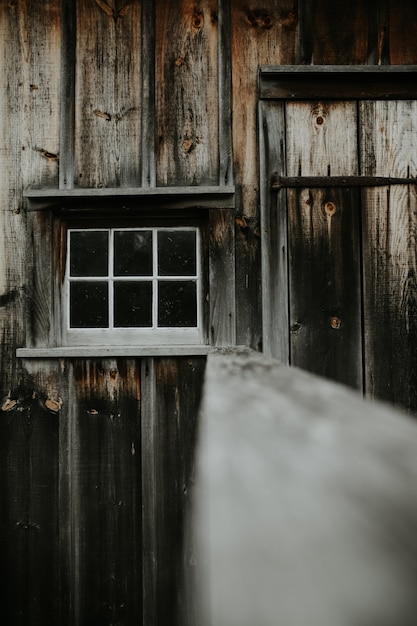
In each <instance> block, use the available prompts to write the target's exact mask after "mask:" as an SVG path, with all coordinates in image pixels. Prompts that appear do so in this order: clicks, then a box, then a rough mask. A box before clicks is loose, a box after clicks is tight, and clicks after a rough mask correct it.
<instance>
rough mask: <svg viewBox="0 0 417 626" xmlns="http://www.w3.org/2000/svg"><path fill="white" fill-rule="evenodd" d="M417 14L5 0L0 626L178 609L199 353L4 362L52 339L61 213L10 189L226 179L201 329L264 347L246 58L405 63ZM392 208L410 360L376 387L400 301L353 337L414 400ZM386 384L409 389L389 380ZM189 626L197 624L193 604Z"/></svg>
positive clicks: (0, 172)
mask: <svg viewBox="0 0 417 626" xmlns="http://www.w3.org/2000/svg"><path fill="white" fill-rule="evenodd" d="M416 22H417V7H416V6H415V4H414V3H413V2H411V1H409V2H408V1H405V0H403V1H402V2H394V0H384V2H371V1H370V2H368V3H362V2H360V1H359V0H357V1H354V2H349V4H347V3H346V2H344V1H343V2H342V1H341V0H332V1H331V2H330V1H329V0H320V1H317V2H315V3H313V2H311V1H310V0H299V1H298V2H297V1H296V0H262V1H261V0H250V1H248V2H246V3H242V2H240V1H238V0H231V1H227V0H217V1H216V0H170V1H169V2H168V1H167V2H165V1H163V0H155V1H154V2H151V1H149V2H141V1H140V0H131V1H128V0H126V1H121V0H120V1H119V0H73V1H72V2H70V1H69V0H68V1H67V0H62V2H61V1H60V0H45V1H44V2H42V3H39V2H36V1H35V0H1V2H0V102H1V113H2V123H1V125H0V128H1V130H0V138H1V141H0V181H1V182H0V249H1V250H2V254H1V256H0V310H1V315H0V341H1V352H0V393H1V396H2V397H3V402H2V407H3V408H2V411H1V413H0V441H1V444H0V447H1V454H0V518H1V525H0V548H1V553H2V556H3V557H4V558H3V560H2V563H3V567H4V571H6V572H7V583H6V585H4V586H3V587H2V591H1V599H2V616H4V620H5V621H6V622H7V623H9V624H16V625H17V624H19V625H22V626H23V625H25V626H28V625H29V624H39V625H40V624H42V625H44V624H46V623H60V624H63V625H64V624H68V625H69V626H73V625H74V626H75V625H80V624H84V623H88V624H90V625H92V624H126V625H130V624H136V623H140V622H141V619H142V618H141V615H142V614H143V615H144V616H145V617H144V622H143V623H146V625H147V626H151V625H153V624H155V625H157V624H158V625H162V624H168V623H169V624H173V623H175V622H174V618H173V617H172V614H173V613H174V612H175V611H176V609H177V605H178V603H181V602H182V596H181V593H180V591H179V590H178V587H177V584H178V582H177V578H178V571H179V569H181V563H182V562H183V561H184V560H185V562H188V563H190V562H191V563H192V562H193V559H192V556H190V550H191V547H190V546H183V545H182V543H181V542H182V539H181V537H182V535H181V528H182V523H183V513H184V508H185V505H186V501H187V494H188V491H189V490H188V483H189V481H190V480H191V478H192V472H193V469H192V468H193V462H192V454H193V445H194V438H195V428H196V415H197V406H198V403H199V396H200V388H201V384H202V376H203V370H204V358H203V357H198V358H197V357H196V358H190V359H188V358H187V357H182V358H179V357H178V358H175V357H170V358H169V359H168V358H162V357H160V358H151V357H149V358H146V359H145V358H143V359H142V358H140V355H139V354H138V357H137V358H135V359H125V358H122V357H118V359H117V362H116V361H115V360H114V359H99V358H94V359H87V358H77V359H75V360H72V359H52V358H49V359H40V360H36V361H35V360H29V359H25V360H22V359H17V358H16V356H15V350H16V348H17V347H20V346H25V345H28V346H31V347H43V346H48V347H51V346H54V345H59V339H60V338H59V306H60V305H59V298H58V297H57V294H59V290H60V281H61V277H62V259H63V252H62V246H63V241H62V238H61V236H62V228H61V225H60V219H59V218H58V217H57V215H56V214H55V213H53V212H51V211H40V212H27V210H26V209H27V200H26V199H24V197H23V193H24V190H26V189H28V188H32V189H33V188H35V189H43V188H49V189H57V188H58V187H59V188H60V189H61V190H65V189H71V188H73V187H75V188H82V189H86V188H87V189H88V188H93V189H94V188H101V187H116V188H117V187H152V186H155V185H158V186H160V187H167V186H169V187H172V186H182V187H183V186H185V185H190V186H194V187H196V188H197V187H198V186H199V185H206V186H207V185H209V186H210V185H225V186H229V185H231V184H233V182H234V184H235V186H236V212H235V213H233V212H232V211H230V210H229V209H221V208H220V209H216V210H212V211H210V212H209V215H207V213H204V214H203V213H202V214H201V215H202V217H201V219H202V222H203V224H204V227H205V228H207V231H208V232H209V233H210V241H209V245H208V248H209V251H210V258H209V262H208V268H209V269H208V273H209V279H210V294H209V305H208V306H209V320H208V329H209V337H210V342H211V343H212V344H213V345H226V344H234V343H238V344H246V345H248V346H251V347H254V348H256V349H259V348H262V328H261V289H260V266H261V263H260V226H261V225H260V222H259V219H260V218H259V215H260V214H259V176H260V166H259V158H258V141H257V119H256V115H257V113H256V110H257V100H258V92H257V75H258V66H259V65H260V64H263V65H265V64H300V63H306V64H310V63H318V64H320V63H335V64H342V63H343V64H352V63H357V64H366V63H371V64H378V63H395V64H399V63H408V64H410V63H417V42H416V38H415V36H414V33H415V24H416ZM369 114H371V112H369ZM410 128H411V127H410ZM278 130H279V129H278ZM277 150H279V146H278V147H277ZM232 155H233V159H232ZM381 167H383V164H381ZM410 193H411V192H410ZM410 197H411V196H410ZM373 202H374V206H375V212H374V213H372V214H371V215H369V216H368V217H367V219H368V220H370V221H369V228H368V230H369V233H370V235H369V244H370V246H372V242H374V241H376V239H377V238H378V232H377V230H376V229H377V228H380V227H381V224H380V223H379V222H378V221H377V207H378V198H377V197H376V196H375V198H374V200H373ZM410 202H411V200H410ZM411 206H413V204H412V202H411V204H410V207H411ZM295 217H296V216H295ZM345 218H346V219H350V218H349V217H348V216H347V214H346V215H345V213H343V219H345ZM352 219H353V220H356V219H357V217H356V215H355V216H354V217H353V218H352ZM387 220H388V221H389V227H390V233H394V232H397V231H398V229H400V232H401V233H402V235H401V236H400V235H398V239H395V240H394V239H393V240H390V241H389V242H388V241H387V243H386V245H387V249H388V247H389V249H392V248H393V247H396V242H397V241H399V242H403V241H407V242H408V244H407V246H405V247H404V249H403V248H402V243H401V250H402V252H400V253H399V254H400V255H401V262H403V260H404V257H403V255H404V254H405V255H406V256H407V259H408V261H407V263H408V265H407V267H408V270H407V271H406V272H405V273H404V271H403V270H401V271H399V270H398V271H397V270H395V271H393V272H392V273H391V274H390V280H389V281H387V282H386V286H387V289H388V290H389V289H391V287H392V286H393V285H397V287H398V289H397V291H396V295H395V298H396V299H397V300H401V302H402V303H403V304H404V302H405V303H406V304H404V309H402V310H404V312H403V313H402V318H401V320H402V321H401V323H400V327H401V330H400V331H399V332H400V334H401V337H402V339H401V342H402V343H401V345H402V346H403V347H402V354H403V355H405V356H403V357H402V358H401V359H398V363H396V364H395V370H396V376H395V377H391V378H390V380H391V379H392V381H393V382H392V386H391V387H387V382H386V381H387V377H388V376H391V374H388V370H389V371H390V372H391V369H390V368H391V360H390V358H391V354H392V351H395V347H396V346H397V345H398V344H397V343H396V342H395V341H394V340H393V346H394V347H393V348H392V349H390V348H389V346H388V344H387V343H386V342H384V346H381V345H380V344H381V338H382V337H385V336H386V335H388V336H389V335H390V333H392V332H397V331H396V330H395V329H396V328H398V324H399V322H398V320H397V318H396V313H395V312H391V313H390V314H389V315H388V314H387V315H385V317H384V315H382V317H381V315H378V324H379V326H378V329H379V330H378V333H379V335H378V336H379V337H380V340H379V343H378V342H377V343H375V342H374V340H372V341H370V340H367V341H368V343H367V346H368V348H367V349H368V350H369V355H370V356H369V363H372V368H371V369H370V370H369V373H368V374H367V376H368V379H369V380H371V379H372V380H377V379H378V381H379V382H378V384H376V383H375V387H374V393H375V394H376V395H383V396H384V397H386V398H387V399H394V400H395V401H397V402H398V403H403V404H407V403H408V405H409V406H410V407H411V408H413V407H414V408H415V400H414V399H412V400H410V401H409V400H408V398H414V396H413V393H414V391H412V390H413V389H415V388H416V381H415V375H416V374H415V368H414V365H413V364H414V361H413V359H414V358H415V357H414V354H415V350H413V346H414V343H413V341H415V336H416V325H417V321H416V319H415V315H414V305H413V303H414V300H415V289H416V287H415V282H414V279H413V277H414V273H413V272H414V268H415V259H414V256H413V247H412V241H413V239H412V233H413V229H414V220H415V218H414V215H413V212H412V211H410V215H409V219H408V221H406V220H404V219H403V218H402V217H401V215H399V214H396V213H395V212H394V211H393V212H391V213H390V216H389V218H387ZM387 223H388V222H387ZM378 224H379V225H378ZM340 227H341V228H342V227H343V224H341V225H340ZM292 228H294V229H296V230H299V231H300V240H299V241H300V249H301V247H302V242H303V241H304V240H305V239H306V238H307V237H308V232H306V231H305V230H303V228H302V224H301V223H298V222H297V221H295V222H294V224H293V226H292ZM335 237H337V232H336V233H335ZM370 249H371V248H370ZM396 249H397V248H396ZM397 252H398V250H397ZM317 258H318V257H317ZM384 258H385V260H386V263H388V266H387V265H386V264H385V265H384V266H383V267H382V268H381V266H380V263H381V261H380V257H378V258H376V257H375V256H372V253H371V252H370V255H369V264H370V266H371V267H373V268H375V271H378V272H381V271H382V272H389V271H391V270H390V266H389V262H388V261H387V259H389V257H388V254H387V255H386V256H385V257H384ZM398 262H400V261H398ZM342 269H343V271H346V270H345V266H343V268H342ZM349 271H350V270H349ZM354 271H355V272H356V271H357V268H356V267H355V268H354ZM398 280H400V282H401V286H398ZM346 285H348V286H349V285H350V282H349V281H347V282H346ZM348 288H349V289H350V287H348ZM378 289H379V291H375V290H373V287H372V285H369V287H368V290H367V294H368V295H367V298H368V300H367V302H371V301H372V299H373V298H374V300H375V301H378V302H381V301H384V298H385V297H387V293H385V292H384V293H381V289H382V286H381V285H379V287H378ZM381 299H382V300H381ZM404 320H406V323H405V322H404ZM387 346H388V347H387ZM383 349H384V350H385V352H384V354H383V358H379V356H378V355H377V352H378V351H380V350H383ZM350 350H351V356H352V353H353V350H352V346H350ZM390 350H391V352H390ZM352 360H353V356H352ZM330 367H331V364H330V365H329V368H330ZM384 368H385V369H384ZM374 369H375V370H376V369H378V370H379V372H380V373H379V374H378V376H377V375H376V374H375V373H374V371H373V370H374ZM405 370H407V371H410V376H409V378H408V379H407V382H406V384H404V383H403V381H404V376H403V372H404V371H405ZM353 375H354V374H352V376H353ZM355 376H356V374H355ZM398 380H401V381H402V382H401V385H403V384H404V387H401V389H403V390H401V391H400V392H398V393H397V390H398V388H399V383H398ZM368 387H369V389H370V390H372V386H371V385H370V384H369V383H368ZM387 388H389V389H393V388H395V390H396V392H395V394H394V393H391V392H389V393H385V392H386V390H387ZM59 398H61V399H62V405H61V401H60V400H59ZM55 403H57V404H55ZM143 511H145V513H143ZM156 546H157V547H156ZM142 588H143V593H141V589H142ZM138 590H139V591H138ZM186 613H187V611H186ZM184 619H185V621H187V620H188V622H189V623H193V620H194V617H193V615H192V610H191V609H190V611H189V612H188V616H187V617H186V618H184ZM182 623H184V621H183V622H182Z"/></svg>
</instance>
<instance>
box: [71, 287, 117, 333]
mask: <svg viewBox="0 0 417 626" xmlns="http://www.w3.org/2000/svg"><path fill="white" fill-rule="evenodd" d="M108 325H109V287H108V284H107V282H97V281H92V280H91V281H90V280H83V281H80V282H76V283H71V285H70V327H71V328H108Z"/></svg>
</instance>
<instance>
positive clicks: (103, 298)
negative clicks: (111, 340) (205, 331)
mask: <svg viewBox="0 0 417 626" xmlns="http://www.w3.org/2000/svg"><path fill="white" fill-rule="evenodd" d="M199 247H200V243H199V232H198V229H197V228H195V227H181V228H179V227H176V228H168V227H153V228H134V229H133V228H103V229H91V230H87V229H70V230H69V231H68V263H67V287H68V289H67V303H66V307H67V319H68V324H67V332H68V336H69V337H71V336H73V337H74V338H75V339H80V338H84V339H85V340H86V341H87V343H89V342H91V341H94V340H95V339H94V338H95V337H97V336H101V337H102V338H104V337H110V335H113V336H114V337H115V341H120V337H122V336H124V337H125V338H127V339H128V340H130V339H134V338H135V337H138V338H139V339H140V337H141V336H142V337H146V336H147V335H148V336H151V335H152V334H154V335H155V334H159V335H160V336H161V339H163V338H164V333H165V335H166V337H168V338H169V337H175V333H177V334H178V333H180V334H181V333H182V335H183V336H189V338H191V339H192V338H194V340H195V339H196V338H197V331H199V328H200V303H199V293H200V275H201V271H200V252H199ZM117 337H118V339H117Z"/></svg>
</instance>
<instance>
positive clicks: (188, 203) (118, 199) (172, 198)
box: [24, 186, 235, 211]
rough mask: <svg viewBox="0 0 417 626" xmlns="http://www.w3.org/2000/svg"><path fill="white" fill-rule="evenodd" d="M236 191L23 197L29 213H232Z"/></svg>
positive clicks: (51, 192) (70, 192)
mask: <svg viewBox="0 0 417 626" xmlns="http://www.w3.org/2000/svg"><path fill="white" fill-rule="evenodd" d="M234 195H235V189H234V187H217V186H207V187H205V186H202V187H144V188H142V187H133V188H132V187H116V188H98V189H92V188H85V189H81V188H77V189H28V190H26V191H25V192H24V196H25V197H26V198H28V200H29V210H32V211H36V210H41V209H46V208H54V207H55V208H62V209H77V210H84V211H86V210H91V209H92V208H94V207H95V208H97V206H98V208H101V209H102V208H104V205H105V204H109V206H110V207H111V206H113V207H114V206H116V205H119V204H121V207H120V208H126V209H130V208H132V207H136V208H140V209H146V208H147V207H149V206H153V207H155V205H157V206H160V207H161V208H187V207H191V208H192V207H195V208H202V209H205V208H213V209H214V208H216V209H233V208H234V206H235V204H234Z"/></svg>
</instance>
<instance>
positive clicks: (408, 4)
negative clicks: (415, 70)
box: [383, 0, 417, 65]
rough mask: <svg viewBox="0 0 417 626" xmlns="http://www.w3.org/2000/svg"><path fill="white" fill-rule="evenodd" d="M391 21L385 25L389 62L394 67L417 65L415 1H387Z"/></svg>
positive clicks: (416, 9) (416, 15) (416, 10)
mask: <svg viewBox="0 0 417 626" xmlns="http://www.w3.org/2000/svg"><path fill="white" fill-rule="evenodd" d="M385 1H386V2H387V4H388V5H389V21H388V20H387V21H386V22H385V24H384V27H385V30H384V31H383V32H384V35H385V38H387V39H388V45H389V61H390V63H392V64H393V65H398V64H400V63H404V64H408V63H417V38H416V32H417V4H416V3H415V2H413V0H385Z"/></svg>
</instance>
